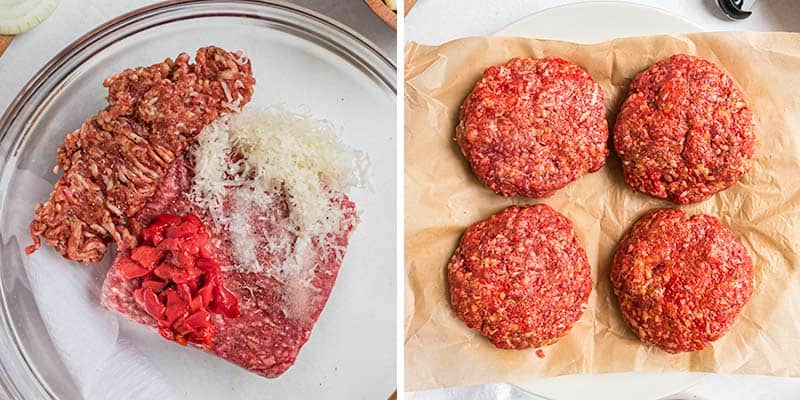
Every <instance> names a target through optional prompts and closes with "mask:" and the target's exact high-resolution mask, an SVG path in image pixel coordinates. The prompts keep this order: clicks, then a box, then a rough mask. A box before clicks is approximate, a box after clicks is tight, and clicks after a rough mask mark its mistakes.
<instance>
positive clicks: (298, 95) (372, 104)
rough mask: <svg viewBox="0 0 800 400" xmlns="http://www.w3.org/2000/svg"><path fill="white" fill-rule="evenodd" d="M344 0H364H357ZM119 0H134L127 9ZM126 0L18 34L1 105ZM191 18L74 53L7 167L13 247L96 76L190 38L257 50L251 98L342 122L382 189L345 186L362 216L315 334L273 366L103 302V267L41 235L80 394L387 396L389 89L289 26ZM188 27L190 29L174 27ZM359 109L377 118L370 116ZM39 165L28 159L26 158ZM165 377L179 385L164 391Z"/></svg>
mask: <svg viewBox="0 0 800 400" xmlns="http://www.w3.org/2000/svg"><path fill="white" fill-rule="evenodd" d="M352 1H353V2H354V4H356V5H357V6H358V7H361V6H363V2H361V1H360V0H352ZM70 3H72V4H70ZM112 3H114V4H113V5H112ZM122 3H125V4H127V5H128V7H127V8H123V7H122V6H121V5H120V4H122ZM133 3H134V2H132V1H131V2H116V1H115V2H105V1H104V2H102V3H101V4H100V3H99V5H98V6H96V7H92V6H84V5H79V4H78V2H77V1H70V0H63V1H62V5H61V7H60V8H59V9H58V10H56V12H55V13H54V15H53V17H52V18H51V19H49V20H47V21H45V22H44V23H43V24H42V25H41V26H40V29H36V30H34V31H31V32H30V33H29V34H26V35H22V36H20V37H18V38H17V39H15V41H14V42H13V44H12V47H11V49H9V51H8V52H7V53H6V54H4V55H3V56H0V84H1V85H2V86H1V87H0V96H2V97H1V98H0V101H2V102H3V107H5V106H6V104H8V102H10V100H11V98H12V97H13V96H14V95H16V92H17V90H18V89H19V87H21V86H22V85H23V84H24V83H25V81H27V79H28V77H29V76H30V75H32V74H33V73H34V72H35V71H36V70H37V69H39V68H40V67H41V66H42V65H43V64H44V63H45V62H46V61H47V60H48V59H49V58H50V57H51V56H52V55H54V54H55V52H56V51H57V50H59V49H60V48H61V47H62V46H64V45H66V44H67V43H68V42H70V41H72V40H73V39H75V38H76V37H77V36H79V35H80V34H83V33H84V32H85V31H87V30H88V29H91V28H93V27H94V26H95V25H97V24H99V23H101V22H103V21H105V20H107V19H109V18H111V17H113V16H116V15H117V14H119V13H121V12H123V11H126V10H128V9H132V8H133V7H131V6H132V5H133ZM115 6H116V7H117V8H115ZM354 7H355V6H354ZM118 8H119V9H118ZM341 8H345V7H341ZM112 9H113V10H112ZM339 11H340V12H341V11H342V10H341V9H340V10H339ZM367 15H368V16H371V14H367ZM68 22H69V23H68ZM378 22H380V21H378ZM193 24H196V22H194V21H189V22H186V23H185V24H184V25H182V26H179V27H177V28H175V30H171V31H170V33H171V34H170V35H151V36H148V34H147V33H145V34H143V37H144V39H141V40H140V41H139V42H137V44H136V45H135V46H132V47H126V48H124V49H123V48H121V47H122V46H123V44H122V43H124V42H117V43H115V44H114V45H112V46H110V47H108V48H106V49H103V50H102V51H101V52H99V53H98V54H97V55H96V58H97V59H93V60H90V61H89V62H87V63H85V64H84V65H82V66H81V69H80V72H81V73H82V74H83V75H81V76H80V77H77V78H76V79H73V80H70V81H69V82H68V83H67V84H65V87H64V88H63V93H61V92H60V93H57V94H56V96H58V97H57V98H56V99H55V100H53V102H52V103H50V105H49V107H50V109H48V110H47V111H46V112H45V113H44V114H45V115H46V117H43V118H42V120H46V121H39V122H37V123H36V124H35V125H34V126H33V127H32V128H31V129H32V131H33V132H34V134H33V135H32V136H33V137H34V140H32V141H30V142H28V143H27V144H26V145H25V146H24V147H23V148H22V150H21V151H22V152H23V153H22V155H21V156H20V158H21V159H23V161H22V162H21V163H20V164H19V166H20V168H21V170H19V171H15V172H16V174H15V177H14V178H12V179H13V180H12V181H11V182H12V183H11V184H10V185H9V186H8V188H17V190H15V191H14V192H13V193H11V191H9V190H6V191H5V193H3V195H4V196H8V197H7V199H6V204H8V208H7V209H5V210H3V213H4V217H3V218H4V220H7V219H10V220H11V222H10V223H6V224H2V226H0V237H3V238H12V237H16V238H18V239H17V240H18V241H19V245H20V246H24V245H26V244H28V243H29V242H30V239H29V238H28V237H27V234H26V232H27V224H28V223H29V221H30V209H31V207H32V205H33V204H34V203H35V202H36V201H39V200H42V199H43V198H46V196H47V193H48V192H49V191H50V190H51V189H52V185H51V182H48V181H45V180H43V179H42V178H41V177H40V176H44V177H45V178H47V179H50V180H52V179H53V176H52V174H50V173H48V172H47V171H49V169H50V168H51V167H52V165H53V162H54V158H53V157H54V155H55V147H56V146H57V145H58V142H60V141H61V139H62V138H63V135H65V134H66V133H67V132H68V131H69V130H71V129H74V128H76V127H78V126H79V125H80V122H81V121H82V120H83V118H85V117H86V116H89V115H92V114H93V113H95V112H96V111H97V110H98V109H99V108H100V107H101V105H102V103H103V100H102V99H103V96H104V95H105V90H104V89H103V88H102V87H101V86H100V82H101V81H102V79H103V77H104V76H107V75H108V74H109V73H111V72H115V71H120V70H122V69H123V68H126V67H130V66H134V65H143V64H150V63H154V62H158V61H160V60H162V59H163V58H164V57H167V56H172V57H174V56H175V55H176V54H177V52H178V51H180V50H188V51H193V49H196V48H198V47H200V46H202V45H207V44H209V41H213V43H214V44H218V45H221V46H223V47H226V48H233V47H234V46H235V47H236V48H238V49H242V50H243V51H244V52H245V53H246V54H247V55H248V56H249V57H250V59H251V60H252V61H253V66H254V75H255V77H256V80H257V82H258V83H257V85H256V89H255V94H254V97H253V101H252V103H251V104H252V105H270V104H283V105H285V106H286V108H288V109H290V110H293V111H298V110H303V111H306V112H308V113H310V114H312V115H314V116H315V117H317V118H325V119H329V120H330V121H331V122H332V123H333V124H334V125H336V126H337V127H341V128H342V132H343V137H344V141H345V142H346V143H347V144H348V145H350V146H352V147H355V148H358V149H359V150H363V151H365V152H366V153H367V154H368V156H369V158H370V161H371V166H370V169H369V172H368V179H369V181H370V183H371V184H372V186H373V187H375V188H380V190H377V189H373V190H366V189H365V190H361V189H359V190H354V191H352V192H351V198H352V199H353V200H354V201H355V203H356V204H357V208H358V210H359V212H360V217H361V222H360V223H359V225H358V227H357V228H356V230H355V232H354V233H353V235H352V237H351V245H350V247H349V248H348V251H347V254H346V256H345V260H344V263H343V265H342V268H341V271H340V273H339V278H338V280H337V282H336V285H335V287H334V289H333V292H332V295H331V297H330V299H329V301H328V304H327V306H326V308H325V310H324V311H323V313H322V315H321V316H320V319H319V321H318V323H317V325H316V326H315V328H314V330H313V331H312V333H311V338H310V340H309V342H308V343H307V344H306V346H304V347H303V349H302V350H301V352H300V355H299V356H298V359H297V362H296V363H295V365H294V366H293V367H292V368H291V369H289V371H287V372H286V373H285V374H284V375H282V376H281V377H280V378H278V379H264V378H262V377H259V376H256V375H254V374H251V373H249V372H246V371H244V370H242V369H240V368H238V367H236V366H234V365H232V364H229V363H227V362H225V361H223V360H220V359H218V358H216V357H213V356H211V355H209V354H206V353H203V352H200V351H197V350H194V349H184V348H181V347H179V346H177V345H175V344H174V343H170V342H168V341H165V340H163V339H162V338H161V337H159V336H158V334H156V333H154V332H151V331H149V330H146V329H145V328H144V327H142V326H140V325H136V324H133V323H130V322H128V321H122V320H121V319H118V318H116V317H114V316H113V314H111V313H109V312H106V311H104V310H101V309H100V308H99V305H98V304H97V295H98V291H99V284H100V281H99V280H98V279H97V277H98V276H102V274H101V273H100V272H101V270H102V269H101V268H86V267H81V266H78V265H75V264H72V263H68V262H66V261H65V260H63V259H62V258H60V256H58V255H56V254H55V253H54V251H53V250H52V249H51V248H48V247H46V246H45V247H44V248H42V249H41V250H39V251H38V252H37V253H35V254H34V255H32V256H31V257H27V258H25V259H24V263H26V271H29V275H28V276H29V279H30V281H31V289H32V291H33V292H34V293H35V295H36V301H37V304H38V305H39V308H40V309H41V310H43V314H44V315H43V318H44V319H45V323H46V325H47V327H48V331H49V333H50V334H51V336H53V338H54V342H55V345H56V347H57V349H58V350H59V354H60V355H61V358H62V359H63V361H64V364H65V366H66V368H65V369H66V370H67V371H69V373H70V374H71V375H72V376H73V377H75V380H76V384H77V385H76V386H78V388H79V390H80V392H81V394H82V395H83V397H84V398H86V399H90V400H95V399H123V398H124V399H129V400H132V399H142V400H149V399H154V398H163V399H165V400H170V399H172V398H176V399H204V398H213V399H275V400H284V399H305V398H309V399H311V398H337V399H376V398H377V399H381V398H386V397H388V395H389V394H390V393H391V392H392V391H393V390H394V388H395V367H396V357H395V354H394V351H393V349H394V345H395V343H396V330H395V327H396V324H395V317H396V316H395V313H394V310H395V290H396V281H395V279H394V278H395V276H396V275H395V269H394V266H395V259H396V257H395V251H396V248H395V245H396V242H395V239H394V237H395V226H394V223H395V221H396V218H395V208H394V207H393V206H392V207H387V205H393V204H395V202H396V192H395V185H394V182H395V167H396V163H395V157H396V156H397V155H396V148H395V135H394V133H395V126H396V118H395V116H394V113H393V110H394V108H395V99H394V98H393V96H390V95H388V94H387V93H386V91H383V90H379V89H377V88H375V87H374V86H372V84H371V83H370V81H368V80H367V79H366V78H365V77H364V76H363V75H362V74H361V73H359V72H357V70H356V69H355V68H353V67H352V66H349V65H345V64H344V62H342V61H341V60H339V61H338V63H335V62H332V61H330V58H332V56H331V55H330V53H327V52H326V51H325V50H322V49H320V48H319V47H315V48H311V47H310V46H309V45H307V44H304V42H303V41H302V40H299V39H297V38H288V39H286V38H284V36H285V34H283V33H280V32H275V31H271V30H269V29H266V28H265V29H260V30H258V31H254V30H253V29H239V28H240V27H241V24H240V25H235V24H234V25H233V26H230V25H224V24H222V23H218V24H208V23H206V24H205V25H204V26H203V29H204V30H205V31H204V32H203V33H204V34H203V35H198V34H197V32H196V30H193V29H196V25H193ZM176 25H179V24H177V23H176ZM261 26H264V25H261ZM387 29H388V28H387ZM65 31H66V32H68V33H65ZM187 31H189V32H192V33H190V34H187V33H183V34H182V33H181V32H187ZM210 38H213V39H210ZM36 49H38V50H36ZM75 99H79V100H75ZM365 114H366V115H370V116H371V117H370V118H364V117H363V116H364V115H365ZM49 135H52V136H49ZM37 137H44V138H47V137H49V138H50V139H54V138H56V137H57V138H58V139H57V140H37V139H36V138H37ZM26 153H27V154H26ZM34 164H36V168H29V169H28V170H25V167H26V166H30V165H34ZM20 183H24V185H23V184H20ZM19 188H24V190H20V189H19ZM0 193H2V192H0ZM12 197H13V199H10V198H12ZM14 205H16V206H14ZM15 210H16V212H15ZM20 250H21V249H20ZM107 262H108V259H107V260H106V264H103V265H104V266H107ZM53 277H59V279H53ZM61 278H63V279H61ZM76 327H81V328H82V330H76V329H75V328H76ZM42 334H44V333H42ZM120 369H121V370H120ZM170 387H171V388H172V389H173V390H174V392H175V397H169V396H166V395H167V393H166V392H167V391H168V390H169V388H170ZM0 397H2V394H0ZM76 397H77V396H76ZM76 397H72V396H65V398H76Z"/></svg>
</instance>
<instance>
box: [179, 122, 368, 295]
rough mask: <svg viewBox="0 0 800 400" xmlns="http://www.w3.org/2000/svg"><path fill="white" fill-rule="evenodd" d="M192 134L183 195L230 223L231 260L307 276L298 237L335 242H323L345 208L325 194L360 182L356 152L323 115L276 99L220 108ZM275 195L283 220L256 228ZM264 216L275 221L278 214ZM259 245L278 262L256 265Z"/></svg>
mask: <svg viewBox="0 0 800 400" xmlns="http://www.w3.org/2000/svg"><path fill="white" fill-rule="evenodd" d="M197 139H198V140H197V144H196V145H195V146H194V147H193V148H192V150H191V155H192V157H193V162H194V169H195V171H194V172H195V175H194V178H193V180H194V182H193V187H192V191H191V193H190V196H191V198H192V200H193V201H194V202H195V203H196V204H197V205H198V206H200V207H202V208H204V209H206V210H208V211H209V214H210V215H211V217H212V218H213V219H214V221H215V223H216V224H217V225H218V226H221V227H225V228H226V229H228V230H229V231H230V233H231V239H232V242H233V243H232V250H233V253H234V254H233V256H234V258H235V259H236V262H237V264H238V265H237V266H235V267H238V268H240V269H244V270H248V271H261V270H265V269H267V268H271V269H272V271H273V272H275V275H276V278H278V279H280V280H282V281H287V280H289V279H290V278H292V277H294V278H297V277H300V278H302V279H301V281H307V280H310V278H311V277H312V276H311V275H310V272H312V271H313V269H314V268H313V267H314V265H310V266H309V265H307V264H308V262H307V260H306V261H305V262H304V261H303V259H305V258H307V257H308V255H307V254H303V253H305V249H304V248H303V247H305V246H298V244H304V243H311V239H312V238H314V239H315V243H319V246H320V248H323V249H331V248H334V249H335V247H336V246H335V245H334V244H333V243H327V242H330V240H329V239H332V238H333V237H334V235H333V233H335V232H338V231H339V230H340V229H341V224H342V222H343V221H344V219H345V215H344V211H343V210H342V209H341V207H339V206H338V205H337V204H335V203H333V202H332V200H333V199H334V198H335V196H336V194H337V193H344V192H346V191H348V190H349V189H350V188H351V187H354V186H360V185H362V184H363V182H364V175H365V171H366V166H367V159H366V157H365V156H364V154H363V153H361V152H359V151H356V150H354V149H351V148H349V147H347V146H346V145H345V144H344V143H342V141H341V139H340V135H339V132H338V131H337V130H336V129H335V128H334V126H333V125H332V124H331V123H329V122H327V121H321V120H316V119H313V118H311V117H309V116H307V115H303V114H297V113H292V112H289V111H286V110H285V109H283V108H280V107H271V108H265V109H255V110H254V109H247V110H245V111H242V112H241V113H239V114H229V115H225V116H223V117H220V118H219V119H218V120H216V121H215V122H213V123H211V124H209V125H207V126H206V127H205V128H204V129H203V130H202V131H201V133H200V134H199V135H198V138H197ZM276 200H278V201H285V202H286V203H287V204H288V208H289V215H288V223H285V222H286V221H283V222H284V223H283V225H285V226H286V228H287V229H288V231H287V232H285V234H280V233H275V232H272V233H270V232H257V229H256V228H255V226H254V224H253V220H254V218H262V219H263V218H276V216H275V215H272V214H270V213H269V212H264V211H265V210H268V209H269V208H270V207H271V206H272V207H274V204H275V201H276ZM273 214H274V213H273ZM270 215H272V216H270ZM268 222H269V224H271V225H272V226H276V225H280V224H281V222H282V221H268ZM260 249H261V250H260ZM259 251H264V252H266V254H269V255H270V256H271V257H269V258H271V259H281V260H283V263H282V265H279V266H271V267H270V266H264V265H261V264H260V263H259V261H258V259H259V257H258V255H259V254H260V253H259ZM336 252H337V254H339V253H340V250H339V249H336ZM341 253H343V251H341Z"/></svg>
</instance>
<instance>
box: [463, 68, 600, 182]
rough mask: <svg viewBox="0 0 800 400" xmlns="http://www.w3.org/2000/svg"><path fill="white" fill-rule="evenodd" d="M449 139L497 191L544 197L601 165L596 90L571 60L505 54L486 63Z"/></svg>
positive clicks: (465, 101)
mask: <svg viewBox="0 0 800 400" xmlns="http://www.w3.org/2000/svg"><path fill="white" fill-rule="evenodd" d="M456 140H457V141H458V144H459V146H461V151H462V153H463V154H464V157H466V159H467V161H469V164H470V165H471V166H472V170H473V171H474V172H475V174H476V175H477V176H478V178H479V179H480V180H481V181H483V182H484V183H485V184H486V186H488V187H489V188H490V189H492V190H493V191H495V192H496V193H498V194H501V195H503V196H527V197H547V196H550V195H552V194H553V193H554V191H555V190H557V189H560V188H562V187H564V186H566V185H567V184H568V183H570V182H572V181H574V180H575V179H577V178H579V177H580V176H582V175H583V174H585V173H587V172H594V171H597V170H598V169H600V167H602V166H603V164H605V159H606V155H608V144H607V142H608V122H607V121H606V110H605V106H604V101H603V90H602V89H601V88H600V86H599V85H598V84H597V83H596V82H595V81H594V80H592V77H591V76H589V74H588V73H586V71H584V70H583V69H581V67H579V66H578V65H577V64H575V63H572V62H569V61H565V60H562V59H558V58H544V59H531V58H515V59H512V60H511V61H509V62H508V63H507V64H505V65H500V66H492V67H489V68H488V69H487V70H486V71H485V72H484V73H483V78H482V79H481V80H480V81H478V83H477V84H476V85H475V88H474V89H472V93H470V94H469V96H467V98H466V100H464V103H463V104H462V105H461V118H460V121H459V123H458V126H457V127H456Z"/></svg>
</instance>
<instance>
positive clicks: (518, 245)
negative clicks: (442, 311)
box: [448, 204, 592, 349]
mask: <svg viewBox="0 0 800 400" xmlns="http://www.w3.org/2000/svg"><path fill="white" fill-rule="evenodd" d="M448 278H449V283H450V302H451V305H452V307H453V310H454V311H455V312H456V314H457V315H458V316H459V317H460V318H461V319H462V320H464V322H466V324H467V326H469V327H470V328H472V329H475V330H478V331H480V332H481V333H482V334H483V335H485V336H486V337H488V338H489V340H490V341H491V342H492V343H493V344H494V345H495V346H497V347H499V348H503V349H523V348H528V347H539V346H544V345H547V344H551V343H554V342H555V341H556V340H558V339H559V338H560V337H562V336H564V335H565V334H566V333H567V331H569V329H570V328H571V327H572V325H573V324H574V323H575V321H577V320H578V319H579V318H580V317H581V315H582V314H583V306H584V305H585V303H586V302H587V301H588V299H589V293H590V292H591V290H592V278H591V269H590V267H589V262H588V260H587V258H586V252H585V251H584V250H583V248H582V247H581V246H580V244H579V243H578V239H577V237H576V236H575V232H574V231H573V227H572V223H571V222H570V221H569V220H568V219H567V218H566V217H564V216H563V215H561V214H559V213H558V212H556V211H554V210H553V209H552V208H550V207H549V206H547V205H545V204H537V205H533V206H511V207H508V208H506V209H505V210H503V211H501V212H499V213H497V214H495V215H493V216H491V217H489V218H488V219H486V220H483V221H480V222H477V223H475V224H473V225H471V226H470V227H469V228H467V230H466V232H464V236H463V237H462V238H461V243H460V244H459V246H458V249H456V251H455V254H453V257H452V259H451V260H450V264H449V266H448Z"/></svg>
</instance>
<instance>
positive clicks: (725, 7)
mask: <svg viewBox="0 0 800 400" xmlns="http://www.w3.org/2000/svg"><path fill="white" fill-rule="evenodd" d="M717 4H718V5H719V8H721V9H722V12H724V13H725V15H727V16H728V18H730V19H733V20H742V19H745V18H747V17H749V16H750V14H752V13H753V12H752V11H744V10H742V6H743V5H744V0H717Z"/></svg>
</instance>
